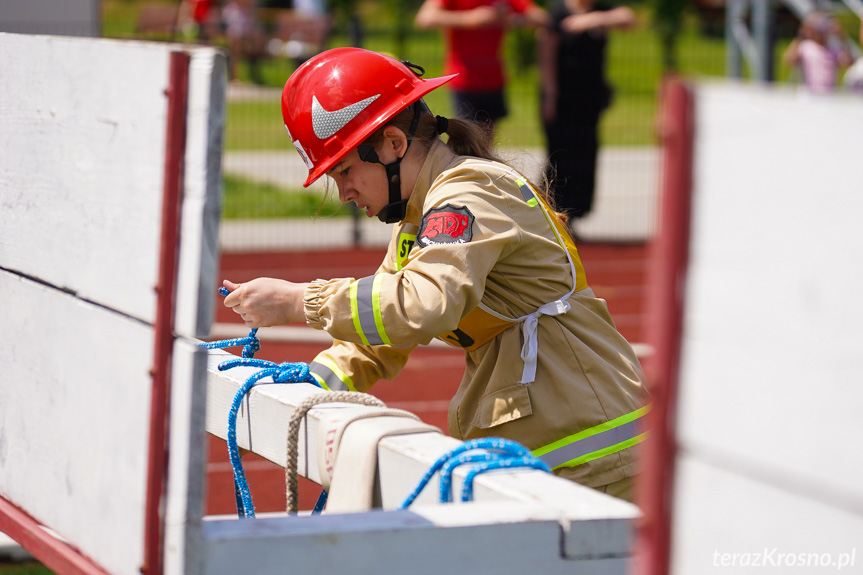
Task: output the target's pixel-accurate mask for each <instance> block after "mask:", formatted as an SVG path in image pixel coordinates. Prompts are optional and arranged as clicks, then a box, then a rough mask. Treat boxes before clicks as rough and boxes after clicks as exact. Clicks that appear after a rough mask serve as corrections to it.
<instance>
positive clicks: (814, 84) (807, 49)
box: [782, 11, 852, 94]
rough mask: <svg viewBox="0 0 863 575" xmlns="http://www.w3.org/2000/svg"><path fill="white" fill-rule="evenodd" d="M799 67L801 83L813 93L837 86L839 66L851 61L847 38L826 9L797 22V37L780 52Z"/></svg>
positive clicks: (789, 64)
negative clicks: (798, 27) (798, 29)
mask: <svg viewBox="0 0 863 575" xmlns="http://www.w3.org/2000/svg"><path fill="white" fill-rule="evenodd" d="M782 59H783V61H784V62H785V64H786V65H788V66H790V67H792V68H795V69H799V71H800V74H801V76H802V79H803V85H804V86H805V87H806V89H807V90H810V91H812V92H816V93H822V94H823V93H829V92H833V91H835V90H836V88H837V86H838V84H839V74H840V72H841V70H843V69H844V68H847V67H848V66H850V65H851V63H852V58H851V51H850V50H849V47H848V39H847V37H846V36H845V33H844V32H843V31H842V28H841V27H840V26H839V22H838V21H837V20H836V19H835V18H833V16H831V15H830V14H827V13H826V12H819V11H816V12H812V13H811V14H809V15H808V16H806V17H805V18H803V21H802V22H801V23H800V31H799V32H798V34H797V37H796V38H795V39H794V40H792V41H791V44H789V45H788V48H786V50H785V53H784V54H783V56H782Z"/></svg>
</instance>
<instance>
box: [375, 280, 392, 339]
mask: <svg viewBox="0 0 863 575" xmlns="http://www.w3.org/2000/svg"><path fill="white" fill-rule="evenodd" d="M383 279H384V276H382V275H376V276H375V282H374V287H373V288H372V307H373V308H374V314H375V327H377V330H378V336H380V338H381V342H383V343H384V344H386V345H392V342H391V341H390V338H389V337H388V336H387V332H386V330H385V329H384V319H383V317H382V316H381V282H382V281H383Z"/></svg>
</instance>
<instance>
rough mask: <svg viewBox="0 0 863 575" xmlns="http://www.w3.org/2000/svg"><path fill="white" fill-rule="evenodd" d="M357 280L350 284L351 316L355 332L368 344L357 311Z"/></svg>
mask: <svg viewBox="0 0 863 575" xmlns="http://www.w3.org/2000/svg"><path fill="white" fill-rule="evenodd" d="M358 283H359V282H353V283H352V284H351V318H352V319H353V320H354V329H355V330H356V332H357V334H359V336H360V340H362V342H363V344H365V345H369V340H368V339H366V334H365V333H363V326H362V323H361V322H360V314H359V312H358V311H357V284H358Z"/></svg>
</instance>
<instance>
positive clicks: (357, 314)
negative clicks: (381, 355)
mask: <svg viewBox="0 0 863 575" xmlns="http://www.w3.org/2000/svg"><path fill="white" fill-rule="evenodd" d="M381 282H383V275H373V276H367V277H364V278H361V279H359V280H357V281H355V282H354V283H352V284H351V315H352V316H353V318H352V319H353V321H354V329H356V330H357V333H358V334H359V335H360V338H361V339H362V342H363V344H365V345H381V344H387V345H391V342H390V338H389V337H387V332H386V331H385V330H384V325H383V318H382V317H381Z"/></svg>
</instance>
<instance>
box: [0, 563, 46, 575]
mask: <svg viewBox="0 0 863 575" xmlns="http://www.w3.org/2000/svg"><path fill="white" fill-rule="evenodd" d="M53 573H54V572H53V571H51V570H50V569H48V568H47V567H45V566H44V565H42V564H41V563H39V562H38V561H21V562H17V563H2V562H0V575H52V574H53Z"/></svg>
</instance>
